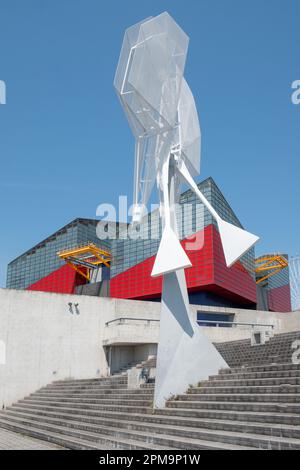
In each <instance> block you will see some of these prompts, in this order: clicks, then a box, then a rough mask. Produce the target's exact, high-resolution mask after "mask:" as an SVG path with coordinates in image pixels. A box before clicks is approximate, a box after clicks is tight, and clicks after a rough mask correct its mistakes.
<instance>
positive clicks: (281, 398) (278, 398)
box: [175, 393, 300, 404]
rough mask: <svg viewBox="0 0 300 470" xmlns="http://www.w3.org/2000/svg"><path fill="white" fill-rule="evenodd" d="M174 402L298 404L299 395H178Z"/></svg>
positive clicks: (299, 400)
mask: <svg viewBox="0 0 300 470" xmlns="http://www.w3.org/2000/svg"><path fill="white" fill-rule="evenodd" d="M176 400H180V401H182V400H186V401H189V402H193V401H197V402H199V401H224V402H231V401H234V402H244V401H245V402H255V403H259V402H276V403H285V404H287V403H299V404H300V394H297V393H198V394H192V393H186V394H183V395H178V396H177V397H176V399H175V401H176Z"/></svg>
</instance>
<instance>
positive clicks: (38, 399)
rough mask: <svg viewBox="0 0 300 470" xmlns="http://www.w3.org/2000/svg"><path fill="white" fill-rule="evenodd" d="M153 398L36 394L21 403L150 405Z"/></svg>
mask: <svg viewBox="0 0 300 470" xmlns="http://www.w3.org/2000/svg"><path fill="white" fill-rule="evenodd" d="M152 401H153V400H150V399H144V398H143V397H132V398H131V399H127V400H125V399H123V398H120V397H118V396H117V397H113V396H110V398H81V397H78V398H55V397H53V398H49V397H44V398H41V397H35V396H29V397H27V398H25V399H24V400H20V401H19V403H24V402H25V403H26V402H27V403H28V402H30V403H61V404H63V403H77V404H78V403H79V404H80V403H82V404H94V405H97V404H99V405H122V404H126V406H135V405H139V406H149V405H151V404H152Z"/></svg>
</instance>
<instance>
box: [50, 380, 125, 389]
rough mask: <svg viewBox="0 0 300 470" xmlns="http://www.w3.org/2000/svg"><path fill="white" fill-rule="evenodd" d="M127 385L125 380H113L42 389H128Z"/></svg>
mask: <svg viewBox="0 0 300 470" xmlns="http://www.w3.org/2000/svg"><path fill="white" fill-rule="evenodd" d="M127 383H128V381H127V380H123V381H116V380H114V381H113V380H112V381H108V380H107V381H105V382H99V383H94V384H91V385H89V384H82V385H74V384H71V385H67V384H65V385H59V386H58V385H53V384H51V385H47V386H46V387H42V388H43V390H81V389H87V388H90V389H92V388H95V389H97V388H106V387H112V388H117V387H121V388H122V387H127Z"/></svg>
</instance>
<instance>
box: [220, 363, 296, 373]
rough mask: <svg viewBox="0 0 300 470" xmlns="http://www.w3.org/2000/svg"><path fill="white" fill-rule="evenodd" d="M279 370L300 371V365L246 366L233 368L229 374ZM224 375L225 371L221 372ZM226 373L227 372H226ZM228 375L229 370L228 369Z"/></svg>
mask: <svg viewBox="0 0 300 470" xmlns="http://www.w3.org/2000/svg"><path fill="white" fill-rule="evenodd" d="M278 370H283V371H286V370H298V371H300V364H292V362H288V363H285V364H283V363H280V364H258V365H254V366H246V367H240V366H239V367H231V369H230V371H231V372H229V373H235V372H270V371H278ZM222 373H224V369H223V370H221V371H220V374H221V375H222ZM225 373H226V372H225ZM227 373H228V369H227Z"/></svg>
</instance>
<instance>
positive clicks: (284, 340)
mask: <svg viewBox="0 0 300 470" xmlns="http://www.w3.org/2000/svg"><path fill="white" fill-rule="evenodd" d="M296 340H300V332H299V331H293V332H289V333H281V334H277V335H275V336H273V337H272V338H271V339H269V341H268V342H267V343H265V344H261V345H256V346H251V341H250V339H244V340H239V341H229V342H225V343H215V347H216V348H217V349H218V351H219V353H220V354H221V355H222V356H223V357H224V359H225V361H226V362H227V364H228V365H229V366H230V367H237V366H242V365H244V366H245V365H255V364H273V363H277V364H285V363H289V362H292V354H293V349H292V344H293V342H294V341H296Z"/></svg>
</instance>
